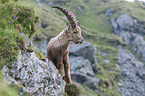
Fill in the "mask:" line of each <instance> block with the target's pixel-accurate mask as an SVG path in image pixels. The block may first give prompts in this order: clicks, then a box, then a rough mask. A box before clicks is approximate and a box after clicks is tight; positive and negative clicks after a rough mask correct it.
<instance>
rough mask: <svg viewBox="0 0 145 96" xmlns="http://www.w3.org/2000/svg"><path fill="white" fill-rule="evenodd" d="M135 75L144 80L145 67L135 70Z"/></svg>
mask: <svg viewBox="0 0 145 96" xmlns="http://www.w3.org/2000/svg"><path fill="white" fill-rule="evenodd" d="M137 76H139V77H140V78H142V79H143V80H145V69H143V68H141V69H140V70H138V71H137Z"/></svg>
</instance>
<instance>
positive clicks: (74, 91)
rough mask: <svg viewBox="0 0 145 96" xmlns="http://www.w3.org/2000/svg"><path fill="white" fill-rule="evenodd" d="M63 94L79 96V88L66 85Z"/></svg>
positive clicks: (73, 85)
mask: <svg viewBox="0 0 145 96" xmlns="http://www.w3.org/2000/svg"><path fill="white" fill-rule="evenodd" d="M65 92H66V93H67V95H68V96H80V95H81V90H80V88H79V87H78V86H77V85H75V84H71V85H66V86H65Z"/></svg>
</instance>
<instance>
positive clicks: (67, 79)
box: [63, 51, 72, 84]
mask: <svg viewBox="0 0 145 96" xmlns="http://www.w3.org/2000/svg"><path fill="white" fill-rule="evenodd" d="M68 54H69V52H68V51H67V53H66V54H65V55H64V57H63V63H64V71H65V76H64V80H65V82H66V83H67V84H71V83H72V82H71V76H70V69H69V66H70V64H69V61H68Z"/></svg>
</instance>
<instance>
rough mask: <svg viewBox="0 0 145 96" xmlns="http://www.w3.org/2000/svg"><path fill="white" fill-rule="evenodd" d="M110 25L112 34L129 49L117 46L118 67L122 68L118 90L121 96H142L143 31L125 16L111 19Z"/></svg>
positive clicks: (144, 68) (144, 88) (144, 71)
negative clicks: (119, 38)
mask: <svg viewBox="0 0 145 96" xmlns="http://www.w3.org/2000/svg"><path fill="white" fill-rule="evenodd" d="M111 24H112V27H113V29H114V34H115V35H117V36H119V37H121V38H122V40H123V41H124V42H125V43H126V45H127V47H128V49H129V50H127V49H123V48H122V47H121V46H119V53H118V59H119V60H118V65H119V66H121V68H122V72H121V74H122V77H121V79H120V81H119V84H118V85H119V88H118V90H119V91H120V92H121V93H122V95H123V96H144V95H145V81H144V80H145V63H144V62H145V40H144V37H143V35H145V29H143V28H142V27H141V26H140V25H139V24H138V22H137V20H135V19H133V18H131V17H130V16H128V15H126V14H123V15H121V16H119V17H118V18H117V19H116V20H115V19H114V18H113V17H112V18H111ZM131 52H133V53H134V54H133V53H131ZM134 55H136V57H139V58H141V60H138V59H137V58H136V57H135V56H134ZM118 65H117V66H118Z"/></svg>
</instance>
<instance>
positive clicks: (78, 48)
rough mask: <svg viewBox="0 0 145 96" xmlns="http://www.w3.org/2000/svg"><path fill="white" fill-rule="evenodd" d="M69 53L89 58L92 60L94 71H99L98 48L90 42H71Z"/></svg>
mask: <svg viewBox="0 0 145 96" xmlns="http://www.w3.org/2000/svg"><path fill="white" fill-rule="evenodd" d="M69 55H70V56H74V57H77V56H81V57H83V58H84V59H88V60H89V61H90V62H91V66H92V68H93V71H94V72H96V71H97V58H96V49H95V48H94V47H93V46H92V45H91V44H90V43H88V42H84V43H83V44H82V45H75V44H74V43H71V44H70V47H69Z"/></svg>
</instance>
